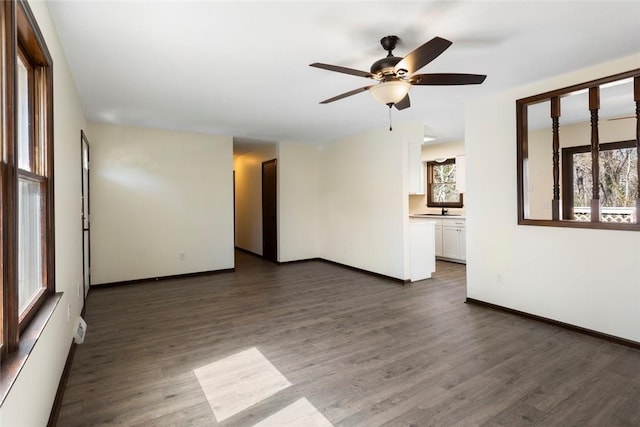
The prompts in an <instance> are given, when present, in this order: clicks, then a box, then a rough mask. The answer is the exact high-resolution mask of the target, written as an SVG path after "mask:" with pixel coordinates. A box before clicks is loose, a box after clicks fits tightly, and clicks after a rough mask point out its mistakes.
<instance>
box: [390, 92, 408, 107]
mask: <svg viewBox="0 0 640 427" xmlns="http://www.w3.org/2000/svg"><path fill="white" fill-rule="evenodd" d="M393 106H394V107H396V108H397V109H398V110H404V109H405V108H409V107H411V101H409V94H407V95H405V97H404V98H402V99H401V100H400V102H396V103H395V104H393Z"/></svg>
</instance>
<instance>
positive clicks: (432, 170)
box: [427, 159, 463, 208]
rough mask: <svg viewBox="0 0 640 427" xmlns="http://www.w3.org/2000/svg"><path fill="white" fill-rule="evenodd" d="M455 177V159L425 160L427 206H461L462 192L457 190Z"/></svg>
mask: <svg viewBox="0 0 640 427" xmlns="http://www.w3.org/2000/svg"><path fill="white" fill-rule="evenodd" d="M456 179H457V168H456V159H444V160H436V161H431V162H427V207H431V208H461V207H463V200H462V193H460V192H459V191H458V187H457V185H456Z"/></svg>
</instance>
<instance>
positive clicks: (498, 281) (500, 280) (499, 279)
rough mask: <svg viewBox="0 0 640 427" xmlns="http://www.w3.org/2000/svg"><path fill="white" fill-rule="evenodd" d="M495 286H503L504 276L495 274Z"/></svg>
mask: <svg viewBox="0 0 640 427" xmlns="http://www.w3.org/2000/svg"><path fill="white" fill-rule="evenodd" d="M496 285H504V275H503V274H502V273H496Z"/></svg>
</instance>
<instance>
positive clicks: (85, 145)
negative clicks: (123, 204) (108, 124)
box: [80, 130, 91, 298]
mask: <svg viewBox="0 0 640 427" xmlns="http://www.w3.org/2000/svg"><path fill="white" fill-rule="evenodd" d="M80 146H81V156H82V208H81V214H82V215H81V218H82V288H83V291H84V297H85V298H86V297H87V294H88V293H89V287H90V286H91V233H90V228H91V227H90V223H91V217H90V215H89V189H90V186H89V140H88V139H87V135H85V133H84V131H82V130H81V131H80Z"/></svg>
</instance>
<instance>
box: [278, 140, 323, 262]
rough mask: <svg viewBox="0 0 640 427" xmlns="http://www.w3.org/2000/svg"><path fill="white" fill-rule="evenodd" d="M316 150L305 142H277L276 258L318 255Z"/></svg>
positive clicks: (291, 258) (317, 157)
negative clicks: (277, 213)
mask: <svg viewBox="0 0 640 427" xmlns="http://www.w3.org/2000/svg"><path fill="white" fill-rule="evenodd" d="M318 154H319V151H318V147H317V146H315V145H309V144H298V143H294V142H281V143H279V144H278V192H279V197H278V212H279V215H278V260H279V261H280V262H286V261H294V260H301V259H309V258H316V257H318V226H319V213H320V212H319V209H320V205H319V200H318V196H319V192H318V191H319V184H320V182H319V179H320V177H319V170H318V167H319V164H318V163H319V155H318Z"/></svg>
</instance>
